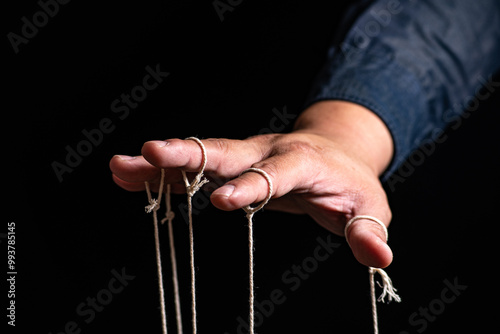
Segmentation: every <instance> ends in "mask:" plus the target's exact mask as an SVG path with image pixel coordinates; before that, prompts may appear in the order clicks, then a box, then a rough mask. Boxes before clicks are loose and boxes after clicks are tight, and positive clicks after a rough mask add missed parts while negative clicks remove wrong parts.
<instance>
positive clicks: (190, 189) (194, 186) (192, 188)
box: [186, 172, 210, 197]
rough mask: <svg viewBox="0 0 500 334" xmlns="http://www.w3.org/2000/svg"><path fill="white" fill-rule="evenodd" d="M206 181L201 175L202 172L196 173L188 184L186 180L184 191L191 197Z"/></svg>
mask: <svg viewBox="0 0 500 334" xmlns="http://www.w3.org/2000/svg"><path fill="white" fill-rule="evenodd" d="M208 182H210V181H208V180H207V178H206V177H203V172H200V173H198V175H196V177H195V178H194V180H193V181H192V182H191V183H190V184H189V183H188V182H187V181H186V192H187V194H188V195H189V196H191V197H193V196H194V194H195V193H196V192H197V191H198V190H200V189H201V187H203V185H204V184H207V183H208Z"/></svg>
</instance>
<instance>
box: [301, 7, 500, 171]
mask: <svg viewBox="0 0 500 334" xmlns="http://www.w3.org/2000/svg"><path fill="white" fill-rule="evenodd" d="M366 3H367V2H366V1H361V4H362V5H363V6H362V7H363V8H362V11H361V13H359V11H356V10H351V11H350V13H352V15H355V17H353V18H349V17H347V18H346V19H345V20H344V21H345V22H349V21H350V22H352V24H351V25H350V26H349V29H346V30H344V32H343V33H341V34H337V36H336V38H335V40H334V41H333V43H332V46H331V47H330V49H329V52H328V57H327V61H326V63H325V65H324V66H323V68H322V70H321V71H320V73H319V74H318V76H317V78H316V80H315V83H314V84H313V86H312V89H311V92H310V95H309V98H308V100H307V103H306V107H307V106H309V105H311V104H312V103H314V102H317V101H321V100H331V99H334V100H346V101H351V102H355V103H358V104H361V105H363V106H365V107H367V108H369V109H370V110H372V111H373V112H374V113H376V114H377V115H378V116H379V117H380V118H381V119H382V120H383V121H384V122H385V124H386V125H387V127H388V128H389V130H390V132H391V134H392V136H393V140H394V147H395V153H394V157H393V161H392V162H391V164H390V166H389V167H388V169H387V170H386V171H385V173H384V174H383V175H382V181H384V180H387V179H388V178H389V177H390V175H391V174H392V173H393V172H394V171H395V170H396V169H397V168H398V166H399V165H400V164H401V163H402V162H404V160H405V159H406V158H407V157H408V156H409V155H410V153H411V152H412V151H413V150H415V149H416V148H417V147H418V146H419V145H420V144H421V143H422V142H423V141H424V140H426V139H429V138H432V136H433V135H435V133H436V130H439V129H444V128H445V127H446V126H447V124H450V123H452V122H454V121H456V119H457V117H460V114H461V113H462V112H463V111H464V110H465V109H466V108H467V106H468V103H469V102H470V101H471V100H472V99H473V98H474V96H481V95H484V94H485V93H486V92H487V90H488V89H490V90H491V88H492V87H488V86H495V87H497V86H498V83H496V82H494V81H492V79H491V77H492V75H494V74H495V73H496V72H497V71H498V70H499V69H500V1H499V0H474V1H471V0H443V1H436V0H408V1H404V0H377V1H372V2H371V3H369V4H368V5H367V4H366Z"/></svg>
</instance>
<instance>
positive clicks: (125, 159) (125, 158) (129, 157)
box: [115, 154, 137, 161]
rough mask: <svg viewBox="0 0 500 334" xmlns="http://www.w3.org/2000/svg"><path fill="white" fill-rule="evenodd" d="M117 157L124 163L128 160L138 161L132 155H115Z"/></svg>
mask: <svg viewBox="0 0 500 334" xmlns="http://www.w3.org/2000/svg"><path fill="white" fill-rule="evenodd" d="M115 157H117V158H119V159H121V160H123V161H127V160H134V159H137V157H131V156H130V155H118V154H117V155H115Z"/></svg>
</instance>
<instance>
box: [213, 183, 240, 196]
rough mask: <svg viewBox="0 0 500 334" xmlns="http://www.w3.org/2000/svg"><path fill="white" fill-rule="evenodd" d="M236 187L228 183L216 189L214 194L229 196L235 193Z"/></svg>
mask: <svg viewBox="0 0 500 334" xmlns="http://www.w3.org/2000/svg"><path fill="white" fill-rule="evenodd" d="M234 188H235V187H234V186H233V185H232V184H226V185H225V186H222V187H220V188H219V189H217V190H215V191H214V192H213V193H212V195H215V196H224V197H229V196H231V194H232V193H233V191H234Z"/></svg>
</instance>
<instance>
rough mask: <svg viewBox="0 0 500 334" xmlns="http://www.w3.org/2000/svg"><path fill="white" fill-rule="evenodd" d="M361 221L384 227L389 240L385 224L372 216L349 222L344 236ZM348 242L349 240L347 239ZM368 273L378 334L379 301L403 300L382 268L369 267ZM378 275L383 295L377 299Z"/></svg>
mask: <svg viewBox="0 0 500 334" xmlns="http://www.w3.org/2000/svg"><path fill="white" fill-rule="evenodd" d="M359 219H368V220H371V221H373V222H375V223H377V224H379V225H380V226H382V228H383V230H384V232H385V240H386V241H388V240H389V232H388V231H387V227H386V226H385V224H384V223H383V222H382V221H381V220H379V219H377V218H375V217H372V216H356V217H354V218H352V219H351V220H349V221H348V222H347V224H346V226H345V228H344V235H345V236H347V231H348V230H349V228H350V227H351V225H352V224H353V223H354V222H355V221H357V220H359ZM346 240H347V239H346ZM347 243H349V240H347ZM368 273H369V275H370V297H371V304H372V318H373V332H374V333H375V334H378V315H377V301H381V302H385V300H384V299H385V297H386V296H387V297H388V300H387V302H391V301H392V300H395V301H396V302H398V303H399V302H401V298H400V297H399V296H398V294H397V293H396V291H397V290H396V289H395V288H394V286H393V284H392V281H391V279H390V277H389V275H387V273H386V272H385V271H384V270H383V269H381V268H374V267H368ZM376 273H378V274H379V275H380V276H381V277H382V283H383V285H380V283H378V282H377V284H378V285H379V286H380V287H382V294H381V295H380V297H379V298H378V299H377V298H376V296H375V274H376Z"/></svg>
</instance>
